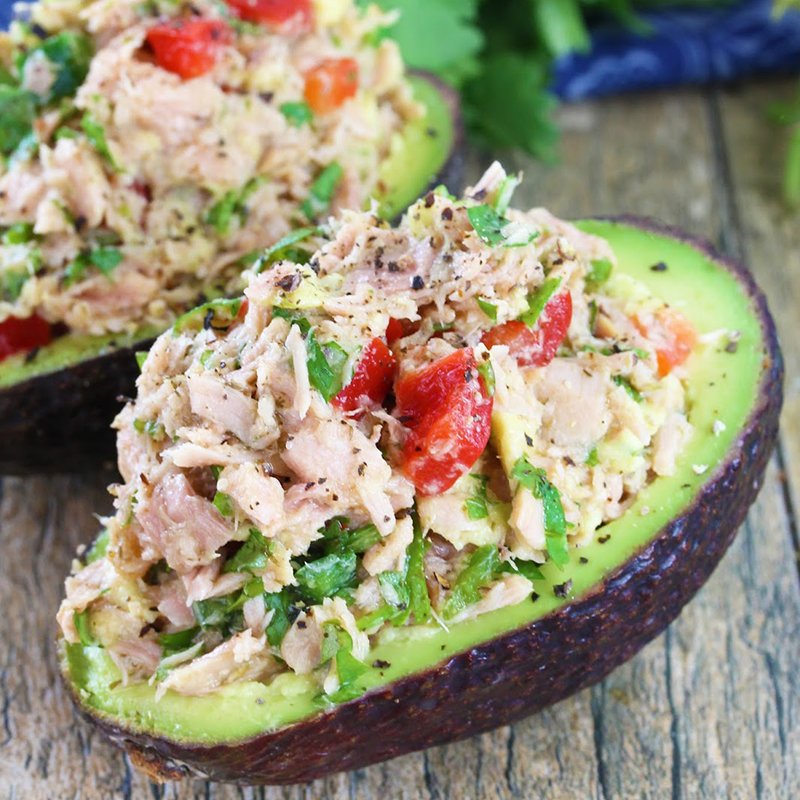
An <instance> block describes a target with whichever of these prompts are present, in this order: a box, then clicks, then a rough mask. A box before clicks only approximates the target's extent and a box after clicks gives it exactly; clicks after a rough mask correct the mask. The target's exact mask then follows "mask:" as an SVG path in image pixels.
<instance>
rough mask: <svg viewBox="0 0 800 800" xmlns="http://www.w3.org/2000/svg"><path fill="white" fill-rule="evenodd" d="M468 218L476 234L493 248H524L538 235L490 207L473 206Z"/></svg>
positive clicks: (469, 210) (468, 210)
mask: <svg viewBox="0 0 800 800" xmlns="http://www.w3.org/2000/svg"><path fill="white" fill-rule="evenodd" d="M467 216H468V217H469V221H470V223H471V224H472V227H473V228H474V229H475V233H477V234H478V236H480V238H481V239H482V240H483V241H484V242H486V244H488V245H491V246H492V247H495V246H497V245H502V246H503V247H522V246H524V245H526V244H530V243H531V242H532V241H533V240H534V239H535V238H536V236H537V235H538V234H537V233H536V231H533V230H530V229H529V228H528V227H527V226H525V225H523V224H522V223H518V222H512V221H511V220H508V219H506V218H505V217H502V216H500V214H498V213H497V211H495V210H494V208H492V207H491V206H490V205H485V204H484V205H480V206H472V207H470V208H468V209H467Z"/></svg>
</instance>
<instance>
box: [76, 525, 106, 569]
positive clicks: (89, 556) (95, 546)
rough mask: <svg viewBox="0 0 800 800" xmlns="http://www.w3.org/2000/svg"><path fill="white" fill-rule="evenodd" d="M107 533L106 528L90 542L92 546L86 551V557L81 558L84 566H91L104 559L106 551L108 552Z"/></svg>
mask: <svg viewBox="0 0 800 800" xmlns="http://www.w3.org/2000/svg"><path fill="white" fill-rule="evenodd" d="M109 539H110V536H109V533H108V528H104V529H103V530H102V531H101V532H100V533H99V534H98V535H97V538H96V539H95V540H94V542H92V546H91V547H90V548H89V549H88V550H87V551H86V555H84V557H83V563H84V564H93V563H94V562H95V561H99V560H100V559H101V558H104V557H105V554H106V551H107V550H108V543H109Z"/></svg>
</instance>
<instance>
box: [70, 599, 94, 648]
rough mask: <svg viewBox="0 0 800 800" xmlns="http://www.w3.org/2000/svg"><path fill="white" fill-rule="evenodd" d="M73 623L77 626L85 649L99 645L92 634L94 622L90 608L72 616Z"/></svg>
mask: <svg viewBox="0 0 800 800" xmlns="http://www.w3.org/2000/svg"><path fill="white" fill-rule="evenodd" d="M72 621H73V623H74V624H75V630H76V631H77V632H78V638H79V639H80V640H81V644H82V645H83V646H84V647H89V646H91V645H96V644H97V639H95V638H94V635H93V634H92V622H91V618H90V616H89V609H88V608H85V609H84V610H83V611H75V612H74V613H73V614H72Z"/></svg>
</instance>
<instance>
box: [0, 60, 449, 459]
mask: <svg viewBox="0 0 800 800" xmlns="http://www.w3.org/2000/svg"><path fill="white" fill-rule="evenodd" d="M410 82H411V84H412V87H413V90H414V96H415V98H416V99H417V100H418V101H419V102H420V103H421V104H422V105H424V106H425V108H426V114H425V115H424V116H422V117H420V118H419V119H416V120H413V121H412V122H410V123H408V124H407V125H406V128H405V130H404V131H403V133H402V135H400V136H398V137H397V139H396V140H395V141H394V142H393V144H392V148H391V153H390V155H389V157H388V158H387V159H386V160H385V161H384V163H383V164H382V166H381V170H380V177H379V182H378V192H377V199H378V203H379V204H378V213H379V214H380V215H381V216H382V217H383V218H384V219H391V218H393V217H395V216H396V215H397V214H398V213H400V211H401V210H404V209H405V208H406V206H408V205H409V203H411V202H412V201H413V200H415V199H416V198H417V197H418V196H419V195H420V194H421V193H422V192H424V191H425V189H426V187H433V186H436V185H437V184H439V183H440V182H446V183H448V185H450V186H453V187H458V186H459V184H460V182H461V172H462V166H463V148H462V124H461V118H460V112H459V110H458V98H457V96H456V93H455V92H454V91H453V90H452V89H450V88H449V87H447V86H446V85H445V84H443V83H441V82H440V81H439V80H438V79H436V78H434V77H433V76H429V75H426V74H422V73H416V74H414V75H412V76H411V77H410ZM160 332H161V331H159V330H156V329H153V328H149V329H147V328H145V329H141V330H139V331H137V332H135V333H133V334H126V335H122V334H120V335H114V334H107V335H104V336H87V335H78V334H66V335H64V336H61V337H58V338H57V339H55V340H54V341H53V342H52V343H51V344H49V345H47V346H45V347H42V348H41V349H39V350H33V351H30V352H28V353H19V354H17V355H14V356H11V357H9V358H7V359H5V360H3V361H2V362H0V420H2V422H0V473H11V474H27V473H35V472H71V471H75V470H79V469H83V468H86V467H91V466H97V465H98V464H100V463H102V462H103V460H104V459H111V458H113V455H114V441H115V440H114V434H113V431H112V430H111V429H110V428H109V426H108V424H109V421H110V420H111V419H113V418H114V416H115V415H116V413H117V412H118V411H119V408H120V402H119V400H118V398H119V397H120V396H124V395H130V394H132V393H133V391H134V384H135V381H136V376H137V375H138V372H139V370H138V367H137V365H136V359H135V357H134V354H135V352H137V351H142V350H147V349H148V348H149V347H150V345H151V344H152V342H153V340H154V339H155V337H156V336H157V335H158V334H159V333H160Z"/></svg>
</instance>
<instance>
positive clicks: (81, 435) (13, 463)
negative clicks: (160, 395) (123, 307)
mask: <svg viewBox="0 0 800 800" xmlns="http://www.w3.org/2000/svg"><path fill="white" fill-rule="evenodd" d="M153 341H154V340H153V339H144V340H142V341H140V342H137V343H136V344H134V345H132V346H130V347H121V348H119V349H116V350H113V351H112V352H110V353H106V354H104V355H100V356H96V357H95V358H91V359H88V360H86V361H81V362H80V363H79V364H74V365H73V366H71V367H68V368H66V369H60V370H58V371H56V372H50V373H47V374H44V375H36V376H34V377H32V378H29V379H28V380H25V381H21V382H20V383H16V384H13V385H12V386H8V387H6V388H4V389H1V390H0V420H1V422H0V441H2V445H0V473H6V474H15V475H26V474H31V473H36V472H49V473H54V472H76V471H79V470H83V469H89V468H92V467H98V466H100V465H101V464H103V462H113V461H114V445H115V440H116V435H115V432H114V431H113V430H112V429H111V428H110V427H109V426H110V421H111V420H112V419H113V418H114V417H115V416H116V414H117V413H118V411H119V410H120V408H121V406H122V402H123V400H124V399H125V397H126V396H129V395H131V394H132V393H133V392H134V391H135V384H136V376H137V375H138V374H139V367H138V365H137V363H136V357H135V355H134V354H135V353H136V351H138V350H146V349H147V348H149V347H150V345H151V344H152V343H153Z"/></svg>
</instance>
